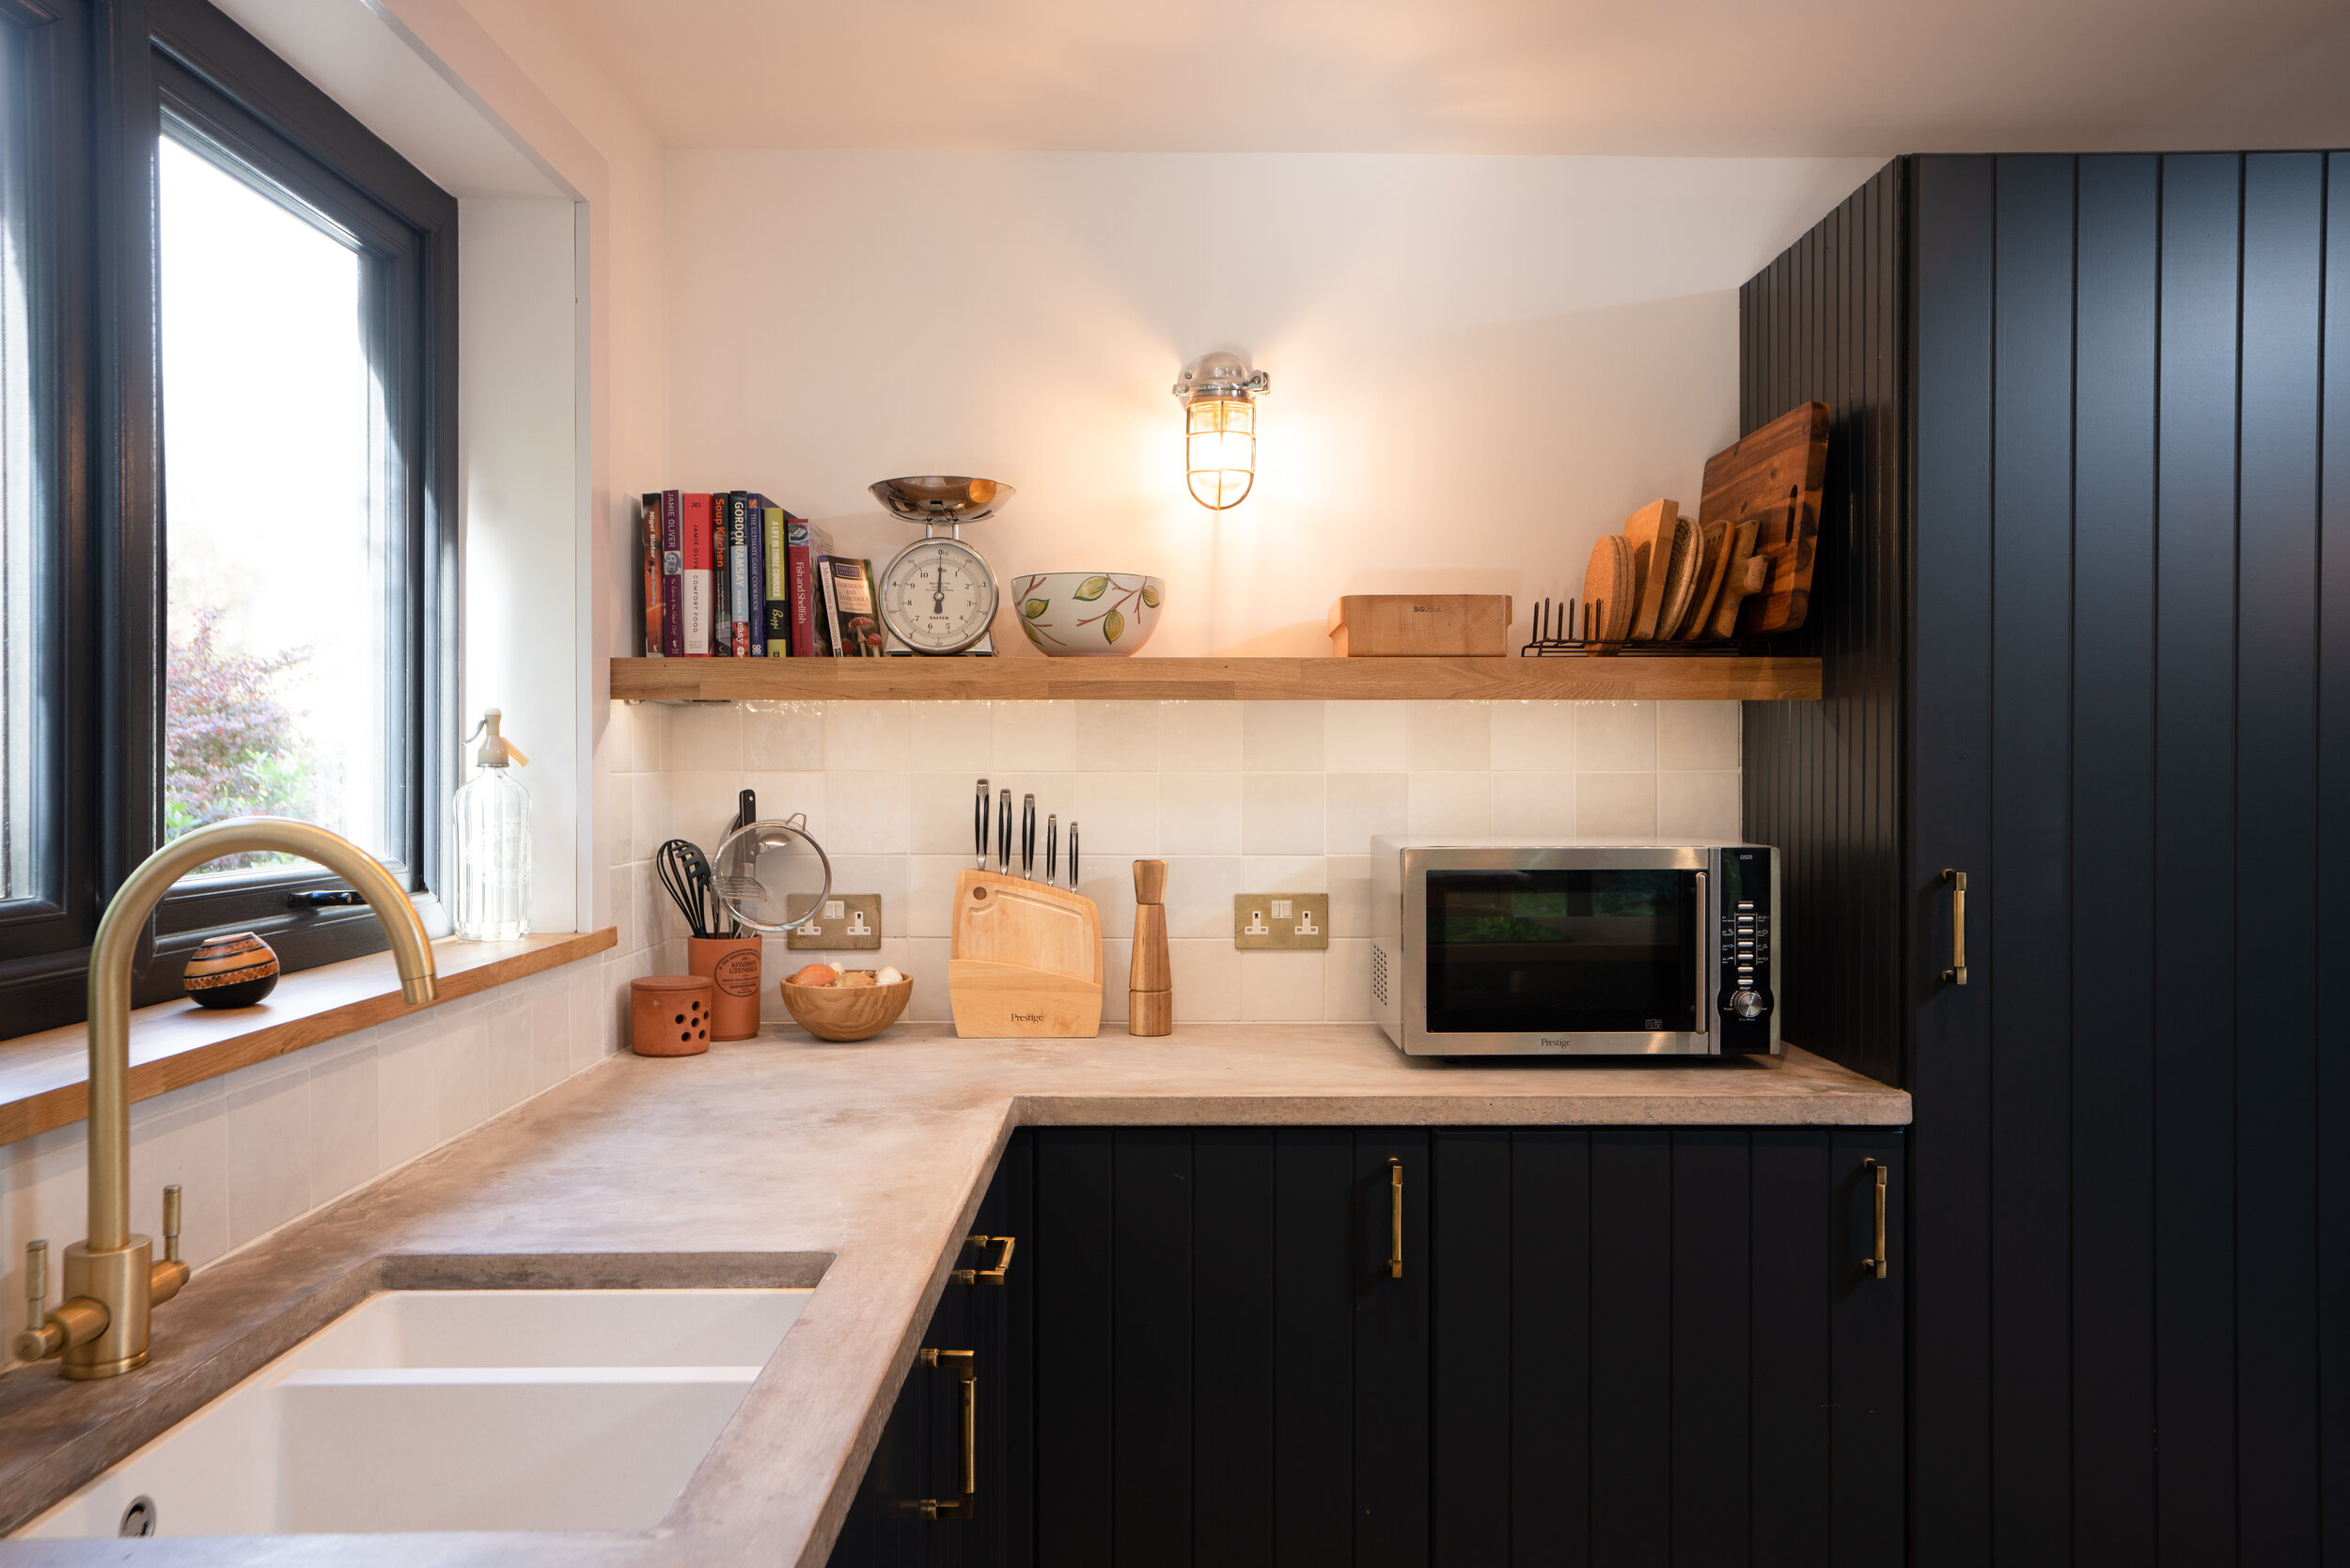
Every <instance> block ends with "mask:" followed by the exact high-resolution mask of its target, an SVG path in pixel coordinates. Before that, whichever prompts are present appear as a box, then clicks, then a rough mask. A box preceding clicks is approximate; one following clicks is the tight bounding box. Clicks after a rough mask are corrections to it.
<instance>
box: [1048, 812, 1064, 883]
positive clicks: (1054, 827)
mask: <svg viewBox="0 0 2350 1568" xmlns="http://www.w3.org/2000/svg"><path fill="white" fill-rule="evenodd" d="M1059 837H1060V818H1059V816H1058V815H1057V814H1056V813H1054V812H1051V811H1047V812H1045V813H1044V886H1047V887H1050V886H1053V884H1054V883H1056V882H1058V881H1059V880H1060V879H1059V878H1058V876H1056V875H1054V872H1055V870H1057V869H1058V862H1057V861H1056V860H1055V859H1054V858H1053V848H1054V844H1055V841H1056V840H1057V839H1059Z"/></svg>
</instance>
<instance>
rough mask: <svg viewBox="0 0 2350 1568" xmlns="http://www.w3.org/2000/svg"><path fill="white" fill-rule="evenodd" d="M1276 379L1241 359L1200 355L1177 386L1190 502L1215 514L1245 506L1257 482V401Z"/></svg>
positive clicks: (1225, 355)
mask: <svg viewBox="0 0 2350 1568" xmlns="http://www.w3.org/2000/svg"><path fill="white" fill-rule="evenodd" d="M1272 385H1273V381H1272V378H1271V377H1269V376H1267V375H1266V374H1265V373H1264V372H1263V371H1262V370H1255V371H1252V370H1250V369H1249V368H1248V367H1247V366H1246V365H1245V364H1243V363H1242V362H1241V358H1240V356H1239V355H1238V354H1230V353H1223V352H1221V351H1218V352H1217V353H1208V354H1201V355H1200V356H1199V361H1198V363H1196V364H1194V365H1193V366H1192V367H1191V368H1189V369H1188V370H1185V371H1184V372H1183V380H1181V381H1179V382H1177V383H1176V384H1175V396H1176V397H1178V398H1180V399H1182V400H1183V468H1184V471H1185V477H1186V478H1187V479H1188V480H1189V482H1190V485H1191V498H1192V499H1193V500H1195V501H1197V502H1199V504H1200V505H1201V506H1203V507H1206V508H1208V509H1209V510H1213V511H1222V510H1225V509H1227V508H1229V507H1236V506H1238V505H1240V503H1241V501H1242V500H1243V498H1245V497H1246V495H1247V494H1248V488H1249V486H1251V485H1253V484H1255V483H1256V482H1257V400H1258V399H1259V398H1260V397H1261V396H1263V395H1264V393H1265V392H1267V391H1268V390H1270V389H1271V387H1272Z"/></svg>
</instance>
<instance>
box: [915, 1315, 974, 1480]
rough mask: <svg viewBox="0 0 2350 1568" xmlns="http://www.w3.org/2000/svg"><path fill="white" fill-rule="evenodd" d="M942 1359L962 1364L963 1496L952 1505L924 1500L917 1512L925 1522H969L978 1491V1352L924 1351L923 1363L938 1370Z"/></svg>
mask: <svg viewBox="0 0 2350 1568" xmlns="http://www.w3.org/2000/svg"><path fill="white" fill-rule="evenodd" d="M941 1357H952V1358H953V1359H955V1360H957V1361H960V1362H961V1363H962V1372H963V1496H962V1497H958V1498H956V1499H954V1500H953V1501H951V1502H941V1501H939V1500H938V1499H937V1498H936V1497H924V1498H923V1499H922V1500H921V1501H920V1502H918V1503H916V1504H915V1505H914V1506H915V1509H916V1511H917V1513H920V1514H921V1515H922V1517H923V1518H925V1519H968V1518H970V1517H972V1516H973V1513H974V1510H975V1508H976V1506H977V1504H978V1501H979V1496H978V1494H979V1352H977V1351H972V1350H929V1349H925V1350H924V1351H923V1352H922V1364H923V1365H924V1366H926V1367H935V1366H937V1365H938V1364H939V1361H940V1358H941Z"/></svg>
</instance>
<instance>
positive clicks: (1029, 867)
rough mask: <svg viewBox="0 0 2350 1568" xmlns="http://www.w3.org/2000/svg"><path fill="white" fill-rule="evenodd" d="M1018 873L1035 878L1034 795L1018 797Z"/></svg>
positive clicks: (1029, 878)
mask: <svg viewBox="0 0 2350 1568" xmlns="http://www.w3.org/2000/svg"><path fill="white" fill-rule="evenodd" d="M1020 874H1021V875H1022V876H1024V877H1026V878H1027V879H1028V880H1029V881H1030V882H1034V881H1035V880H1036V796H1034V795H1023V796H1021V797H1020Z"/></svg>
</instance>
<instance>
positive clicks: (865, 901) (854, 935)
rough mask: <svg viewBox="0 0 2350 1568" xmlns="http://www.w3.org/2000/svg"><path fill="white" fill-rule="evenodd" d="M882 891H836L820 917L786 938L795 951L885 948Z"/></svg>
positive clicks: (819, 912) (844, 950)
mask: <svg viewBox="0 0 2350 1568" xmlns="http://www.w3.org/2000/svg"><path fill="white" fill-rule="evenodd" d="M881 942H882V902H881V895H880V894H879V893H834V894H832V895H830V896H829V897H827V898H826V899H825V900H824V907H823V908H822V909H821V910H818V911H817V913H816V918H814V919H813V920H810V921H808V923H807V924H806V925H804V926H802V927H801V928H800V929H799V930H797V931H795V932H793V933H791V935H790V936H788V937H787V938H785V941H784V945H785V946H786V947H787V948H789V949H791V950H792V951H793V952H828V953H854V952H871V951H874V950H875V949H879V948H880V947H881Z"/></svg>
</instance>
